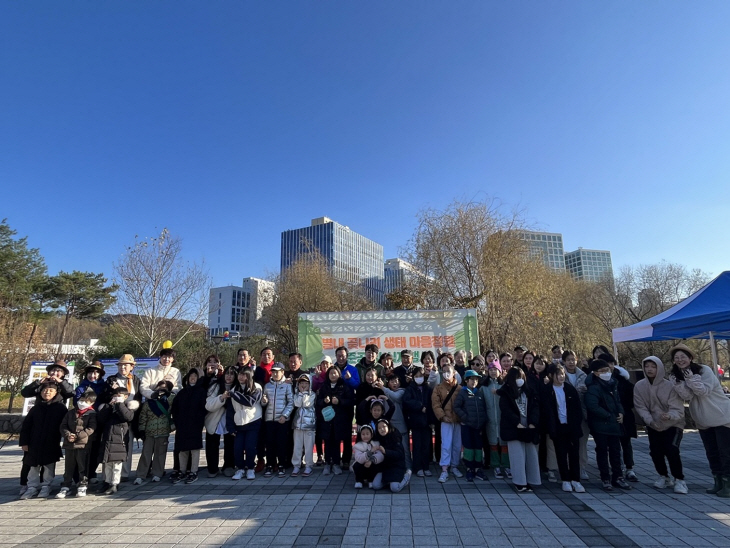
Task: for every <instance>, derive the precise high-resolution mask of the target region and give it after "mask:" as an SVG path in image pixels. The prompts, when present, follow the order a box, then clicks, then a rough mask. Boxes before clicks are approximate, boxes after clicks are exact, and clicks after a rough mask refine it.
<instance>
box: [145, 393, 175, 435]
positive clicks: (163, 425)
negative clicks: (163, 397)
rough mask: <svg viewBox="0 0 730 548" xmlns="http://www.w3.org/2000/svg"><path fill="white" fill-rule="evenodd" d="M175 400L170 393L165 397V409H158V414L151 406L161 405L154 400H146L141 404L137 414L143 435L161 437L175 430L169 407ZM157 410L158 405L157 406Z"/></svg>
mask: <svg viewBox="0 0 730 548" xmlns="http://www.w3.org/2000/svg"><path fill="white" fill-rule="evenodd" d="M174 400H175V395H174V394H171V395H170V396H169V397H168V398H167V409H166V410H165V411H159V413H160V414H159V415H158V414H156V413H155V412H153V411H152V409H151V408H152V406H153V405H154V406H159V405H162V404H161V403H158V402H157V401H156V400H147V401H146V402H144V405H143V406H142V412H141V413H140V414H139V430H140V432H144V433H145V436H147V437H152V438H162V437H165V436H169V435H170V432H172V431H173V430H175V425H174V424H173V423H172V418H171V416H170V415H171V411H170V410H171V408H172V402H173V401H174ZM158 410H159V407H158Z"/></svg>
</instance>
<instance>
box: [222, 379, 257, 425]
mask: <svg viewBox="0 0 730 548" xmlns="http://www.w3.org/2000/svg"><path fill="white" fill-rule="evenodd" d="M262 394H263V390H262V389H261V385H260V384H259V383H254V388H253V390H252V391H250V392H249V390H248V389H247V388H241V389H240V390H234V391H233V392H231V398H230V400H231V402H232V413H231V412H229V413H228V424H229V428H228V431H229V432H233V431H234V426H245V425H247V424H251V423H253V422H255V421H257V420H260V419H261V417H262V416H263V412H262V410H261V396H262ZM231 421H233V424H231Z"/></svg>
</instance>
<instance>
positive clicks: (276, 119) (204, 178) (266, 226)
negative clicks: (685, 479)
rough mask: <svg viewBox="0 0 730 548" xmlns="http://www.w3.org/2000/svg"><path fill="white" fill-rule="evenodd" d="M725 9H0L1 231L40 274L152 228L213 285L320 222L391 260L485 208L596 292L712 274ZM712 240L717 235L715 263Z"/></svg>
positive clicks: (728, 44) (720, 219) (629, 5)
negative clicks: (639, 281) (619, 283)
mask: <svg viewBox="0 0 730 548" xmlns="http://www.w3.org/2000/svg"><path fill="white" fill-rule="evenodd" d="M729 20H730V3H728V2H724V1H716V2H699V3H690V2H658V1H654V2H650V1H647V2H633V1H631V2H629V1H626V2H584V1H579V2H570V1H559V2H558V1H554V2H552V1H541V2H520V1H515V2H493V1H486V0H481V1H475V2H466V1H457V2H431V1H423V0H419V1H412V2H409V1H398V2H378V1H369V2H347V1H317V2H312V1H299V2H263V1H262V2H240V1H236V2H226V1H219V2H161V1H160V2H128V1H125V2H113V1H109V2H88V1H87V2H73V3H66V2H64V3H59V2H56V1H45V2H42V1H32V0H29V1H26V2H3V3H0V75H1V77H0V104H2V108H1V109H0V128H1V129H0V191H1V195H2V199H1V200H0V218H3V217H7V218H8V222H9V223H10V225H11V226H12V227H13V228H15V229H16V230H18V232H19V233H20V234H21V235H27V236H28V237H29V242H30V244H31V245H32V246H34V247H38V248H40V250H41V252H42V253H43V255H44V256H45V258H46V260H47V263H48V265H49V270H50V271H51V272H57V271H59V270H73V269H77V270H89V271H94V272H104V273H106V274H111V271H112V267H111V265H112V262H113V261H115V260H116V259H117V258H118V257H119V256H120V255H121V253H122V252H123V251H124V248H125V246H126V245H130V244H131V243H132V242H133V239H134V236H135V235H140V236H154V235H156V234H157V233H159V231H160V230H161V229H162V228H163V227H168V228H169V229H170V230H171V231H172V233H173V234H175V235H178V236H181V237H182V238H183V241H184V248H185V255H186V258H188V259H195V260H197V259H200V258H203V257H204V258H205V260H206V262H207V264H208V266H209V268H210V270H211V274H212V275H213V279H214V283H215V284H216V285H224V284H229V283H234V284H238V283H239V282H240V279H241V278H242V277H244V276H266V275H268V274H271V273H274V272H276V271H277V270H278V266H279V245H280V234H281V231H283V230H286V229H290V228H297V227H301V226H306V225H308V224H309V222H310V220H311V219H312V218H314V217H319V216H322V215H327V216H329V217H331V218H333V219H335V220H337V221H338V222H340V223H342V224H347V225H349V226H350V227H351V228H352V229H354V230H356V231H358V232H360V233H361V234H364V235H365V236H367V237H369V238H372V239H373V240H375V241H378V242H380V243H382V244H383V246H384V247H385V254H386V258H388V257H394V256H397V255H398V250H399V247H400V246H402V245H404V244H405V243H406V242H407V240H408V239H409V238H410V236H411V235H412V233H413V230H414V227H415V226H416V224H417V221H418V217H419V215H420V214H421V213H420V212H421V211H422V210H423V209H424V208H428V207H431V208H437V209H438V208H442V207H445V206H446V205H447V204H448V203H450V202H451V201H452V200H454V199H460V200H469V199H482V198H485V197H494V198H497V199H499V200H500V201H501V202H503V203H504V204H506V207H507V208H508V209H509V208H512V207H518V208H520V209H522V210H524V211H525V213H526V216H527V220H528V222H529V223H531V224H533V225H534V226H535V227H537V228H540V229H544V230H548V231H553V232H562V233H563V236H564V242H565V247H566V250H573V249H576V248H577V247H579V246H582V247H585V248H594V249H608V250H610V251H611V252H612V255H613V261H614V268H615V269H618V268H619V267H620V266H622V265H625V264H629V265H638V264H641V263H655V262H658V261H661V260H663V259H666V260H669V261H672V262H679V263H682V264H684V265H686V266H688V267H692V268H701V269H703V270H706V271H708V272H710V273H712V274H717V273H719V272H720V271H722V270H725V269H727V268H729V267H730V264H729V262H730V261H728V259H727V257H726V253H725V252H724V247H723V246H722V245H719V246H718V242H722V236H723V235H725V234H727V228H726V224H727V221H726V218H727V207H728V203H729V200H728V199H729V198H730V185H729V184H728V173H729V172H730V154H729V152H730V151H729V150H728V149H729V148H730V131H729V129H730V107H729V106H728V105H729V102H728V97H730V70H729V68H730V67H728V64H729V62H728V59H730V34H729V33H728V32H727V23H728V21H729ZM718 235H721V236H720V237H719V238H718Z"/></svg>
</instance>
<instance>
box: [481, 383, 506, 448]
mask: <svg viewBox="0 0 730 548" xmlns="http://www.w3.org/2000/svg"><path fill="white" fill-rule="evenodd" d="M501 386H502V385H501V384H499V383H498V382H497V381H495V380H493V379H490V380H489V383H488V384H484V385H482V386H481V387H480V388H479V390H481V391H482V395H483V396H484V401H485V403H486V405H487V418H488V421H487V441H488V442H489V445H497V442H498V441H499V421H500V418H501V416H502V412H501V411H500V410H499V394H497V393H496V392H497V390H499V388H500V387H501Z"/></svg>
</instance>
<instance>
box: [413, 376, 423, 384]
mask: <svg viewBox="0 0 730 548" xmlns="http://www.w3.org/2000/svg"><path fill="white" fill-rule="evenodd" d="M413 380H414V381H416V384H423V377H416V378H415V379H413Z"/></svg>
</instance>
